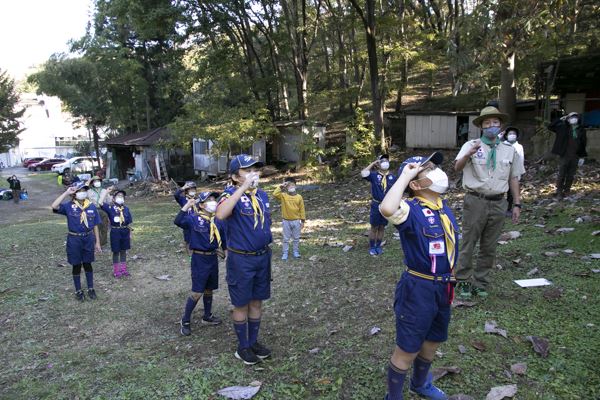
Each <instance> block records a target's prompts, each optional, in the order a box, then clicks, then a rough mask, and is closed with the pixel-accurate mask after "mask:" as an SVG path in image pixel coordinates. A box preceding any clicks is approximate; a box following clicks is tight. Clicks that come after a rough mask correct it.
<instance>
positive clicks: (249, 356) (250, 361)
mask: <svg viewBox="0 0 600 400" xmlns="http://www.w3.org/2000/svg"><path fill="white" fill-rule="evenodd" d="M235 358H237V359H239V360H242V361H243V362H244V364H246V365H254V364H257V363H259V362H260V358H258V357H257V356H256V354H254V352H253V351H252V349H251V348H249V347H247V348H245V349H238V350H237V351H236V352H235Z"/></svg>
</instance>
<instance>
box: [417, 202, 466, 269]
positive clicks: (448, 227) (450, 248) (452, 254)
mask: <svg viewBox="0 0 600 400" xmlns="http://www.w3.org/2000/svg"><path fill="white" fill-rule="evenodd" d="M415 198H416V199H417V200H419V203H421V205H423V206H425V207H428V208H429V209H431V210H434V211H439V213H440V220H441V221H442V227H443V228H444V237H445V239H446V254H448V261H449V262H450V270H452V269H453V268H454V261H455V259H456V237H455V236H454V225H452V221H450V218H449V217H448V216H447V215H446V213H445V212H444V205H443V203H442V199H440V198H439V197H438V199H437V203H433V202H432V201H430V200H427V199H425V198H423V197H420V196H416V197H415Z"/></svg>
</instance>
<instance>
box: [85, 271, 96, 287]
mask: <svg viewBox="0 0 600 400" xmlns="http://www.w3.org/2000/svg"><path fill="white" fill-rule="evenodd" d="M85 280H86V281H87V286H88V289H93V288H94V273H93V272H91V271H89V272H87V271H86V273H85Z"/></svg>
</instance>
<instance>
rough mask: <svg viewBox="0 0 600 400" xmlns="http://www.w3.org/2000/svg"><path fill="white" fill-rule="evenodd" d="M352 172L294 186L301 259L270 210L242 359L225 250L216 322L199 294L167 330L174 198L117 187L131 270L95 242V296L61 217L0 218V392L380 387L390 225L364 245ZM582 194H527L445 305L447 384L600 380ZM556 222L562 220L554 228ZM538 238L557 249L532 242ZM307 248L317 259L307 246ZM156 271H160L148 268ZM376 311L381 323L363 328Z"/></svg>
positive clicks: (389, 291)
mask: <svg viewBox="0 0 600 400" xmlns="http://www.w3.org/2000/svg"><path fill="white" fill-rule="evenodd" d="M40 179H43V178H40ZM356 186H357V185H356V182H355V183H354V184H353V185H349V184H340V185H336V186H333V185H323V186H322V187H321V189H319V190H315V191H310V192H305V193H303V195H304V197H305V201H306V204H307V210H308V218H309V222H308V225H307V229H306V232H305V233H304V235H303V240H302V244H301V246H302V247H301V249H302V254H303V258H302V259H301V260H294V261H289V262H287V263H284V262H282V261H280V260H279V257H280V255H281V248H280V243H279V241H280V238H281V224H280V222H279V221H280V213H279V211H278V210H277V209H276V210H275V212H274V220H275V221H276V222H277V223H275V225H274V228H273V231H274V236H275V244H274V246H273V248H274V251H273V261H274V262H273V288H272V293H273V297H272V299H271V300H269V301H267V302H266V303H265V308H264V318H263V325H262V329H261V338H262V339H261V341H263V342H264V343H265V344H267V345H269V346H270V347H271V348H272V349H273V358H272V359H270V360H267V361H266V362H263V363H261V364H259V365H257V366H255V367H246V366H244V365H242V364H241V363H240V362H239V361H238V360H236V359H235V358H234V357H233V352H234V350H235V345H236V340H235V334H234V333H233V330H232V327H231V324H230V323H229V314H230V306H229V302H228V300H229V298H228V294H227V288H226V284H225V280H224V267H223V266H221V280H220V285H221V289H220V290H219V291H218V292H217V293H216V295H215V301H214V312H215V314H217V315H219V316H221V317H222V318H224V320H225V321H226V323H225V324H223V325H220V326H216V327H207V326H201V325H200V323H199V321H200V318H201V315H202V314H201V308H202V306H201V304H202V303H201V302H200V303H199V306H198V308H197V310H196V312H195V313H194V317H193V321H192V329H193V333H192V336H191V337H182V336H180V335H179V325H178V322H179V319H180V317H181V313H182V309H183V305H184V302H185V299H186V297H187V296H188V293H189V289H190V278H189V258H188V257H187V256H186V255H185V253H184V251H183V248H182V245H181V244H182V241H183V239H182V233H181V230H180V229H179V228H177V227H176V226H175V225H173V219H174V217H175V215H176V212H177V209H178V208H177V206H176V204H175V203H174V202H173V201H172V200H171V198H163V199H159V200H150V199H137V200H132V201H131V202H130V207H131V209H132V213H133V216H134V220H135V223H134V225H135V231H134V232H133V243H132V245H133V248H132V250H131V252H130V253H129V257H130V263H129V264H130V270H131V274H132V276H131V277H130V278H128V279H122V280H115V279H114V278H112V276H111V273H112V266H111V261H110V253H109V252H108V251H105V253H103V254H101V255H99V256H98V257H97V260H96V262H95V264H94V269H95V272H96V285H95V286H96V290H97V292H98V300H97V301H95V302H92V301H86V302H85V303H82V304H81V303H78V302H76V301H75V300H74V297H73V289H72V280H71V270H70V266H68V265H67V264H66V260H65V259H66V255H65V250H64V241H65V233H66V221H65V218H64V217H62V216H58V215H52V214H50V213H48V216H47V218H46V217H43V218H36V219H34V220H31V221H28V222H24V223H20V224H17V225H7V224H2V225H0V228H1V232H2V234H1V235H0V253H1V254H2V256H1V258H0V273H1V274H2V280H1V281H0V344H1V348H2V352H1V353H0V365H1V366H0V398H3V399H4V398H6V399H13V398H15V399H21V398H23V399H25V398H28V399H29V398H30V399H38V398H52V399H57V398H65V399H66V398H69V399H72V398H79V399H87V398H98V399H102V398H111V399H155V398H161V399H162V398H165V399H181V398H184V399H216V398H218V396H217V395H216V394H215V393H216V391H217V390H218V389H220V388H223V387H226V386H231V385H248V384H249V383H250V382H253V381H260V382H262V388H261V390H260V392H259V394H258V395H257V396H256V397H255V399H382V398H383V396H384V394H385V390H386V389H385V386H386V384H385V373H386V366H387V363H388V359H389V357H390V355H391V352H392V349H393V346H394V338H395V331H394V326H395V323H394V313H393V295H394V290H395V285H396V281H397V279H398V278H399V276H400V274H401V271H402V270H403V263H402V251H401V249H400V246H399V242H398V241H397V240H394V239H392V237H391V236H392V231H393V229H391V228H388V230H387V231H386V236H387V239H388V244H387V246H386V247H385V249H386V252H385V253H384V255H383V256H381V257H379V258H372V257H369V256H368V254H367V243H366V238H365V237H364V236H363V235H362V234H363V233H364V232H365V231H366V229H367V228H368V224H367V222H368V211H367V210H368V207H367V206H368V203H367V201H365V199H366V198H367V188H366V185H364V184H359V186H358V187H359V189H358V190H357V189H356ZM597 189H598V188H597V186H596V187H595V189H594V190H596V193H597ZM533 200H535V199H533V198H529V199H527V201H529V202H533ZM527 201H526V203H525V204H526V206H527V204H528V203H527ZM593 201H594V200H593V199H590V198H589V197H588V200H582V201H581V202H580V203H577V205H576V206H561V205H558V206H551V207H545V206H537V207H529V208H528V207H526V208H525V210H524V213H523V223H522V224H520V225H518V226H512V224H510V223H508V222H507V225H506V226H505V230H519V231H520V232H521V234H522V236H521V237H520V238H518V239H516V240H513V241H510V242H509V243H508V244H506V245H501V246H500V247H499V254H498V255H499V256H498V260H497V263H498V265H500V266H501V269H500V267H499V268H498V269H497V270H496V271H495V272H494V276H493V280H494V285H493V287H492V288H491V291H490V297H489V298H488V299H487V300H484V301H481V300H479V299H475V301H476V302H477V304H476V305H475V306H473V307H457V308H455V309H454V313H453V319H452V322H451V325H450V338H449V340H448V342H446V343H444V344H443V345H442V346H441V348H440V351H439V352H438V357H437V359H436V360H435V363H434V367H441V366H457V367H459V368H460V369H461V372H460V373H458V374H451V375H447V376H445V377H443V378H441V380H439V381H438V384H439V386H440V387H441V388H443V389H444V390H445V391H446V392H447V393H448V394H450V395H452V394H458V393H465V394H468V395H470V396H472V397H473V398H475V399H483V398H485V396H486V394H487V393H488V391H489V390H490V388H492V387H494V386H500V385H506V384H517V385H518V393H517V395H516V397H515V398H518V399H580V398H589V399H591V398H598V397H599V396H600V374H599V373H598V371H600V361H599V360H600V358H599V352H598V350H599V343H600V332H599V328H600V302H599V300H598V299H599V297H598V289H599V287H600V285H599V279H600V274H597V273H594V272H592V269H598V268H600V263H599V261H598V260H590V259H582V257H583V256H586V255H589V254H590V253H592V252H594V253H598V252H600V251H599V250H600V249H599V246H598V236H592V232H593V231H594V230H597V229H598V226H597V225H594V224H593V223H592V222H584V223H575V219H576V218H577V217H579V216H581V215H584V214H587V215H596V216H597V213H598V207H599V205H598V203H597V202H596V203H593ZM595 201H597V199H596V200H595ZM459 204H460V203H459ZM457 215H460V212H459V211H458V212H457ZM507 221H508V220H507ZM0 224H1V222H0ZM534 224H543V225H545V227H536V226H534ZM563 226H569V227H574V228H575V231H573V232H570V233H565V234H555V233H554V232H553V231H554V229H555V228H556V227H563ZM546 231H548V232H546ZM328 242H329V243H335V242H342V243H344V244H346V243H352V244H353V245H354V248H353V249H352V250H351V251H349V252H347V253H345V252H343V251H342V249H341V247H332V246H324V245H323V244H324V243H328ZM564 249H572V250H573V251H574V253H573V254H566V253H563V252H562V250H564ZM107 250H109V249H108V248H107ZM549 251H552V252H557V253H559V254H558V256H555V257H548V256H545V255H544V253H545V252H549ZM134 255H137V258H136V259H135V260H134V259H133V256H134ZM312 255H316V256H317V259H316V260H314V261H310V260H309V257H310V256H312ZM518 259H520V261H519V262H513V260H518ZM221 265H222V264H221ZM535 267H537V268H538V270H539V272H538V273H537V274H535V275H534V276H533V277H545V278H547V279H549V280H550V281H552V282H554V285H553V286H550V287H542V288H529V289H521V288H519V287H518V286H516V284H514V283H513V280H514V279H524V278H527V277H528V276H527V272H528V271H530V270H532V269H533V268H535ZM165 274H169V275H171V276H172V279H171V280H169V281H161V280H158V279H156V278H155V277H156V276H159V275H165ZM83 281H84V282H85V280H83ZM84 285H85V284H84ZM555 289H558V290H555ZM553 295H554V296H553ZM490 320H494V321H496V322H497V324H498V326H499V327H501V328H503V329H506V330H507V332H508V338H504V337H502V336H499V335H492V334H487V333H484V323H485V322H486V321H490ZM375 326H377V327H379V328H381V332H380V333H379V334H377V335H373V336H371V335H370V333H369V332H370V330H371V328H373V327H375ZM528 335H535V336H540V337H544V338H547V339H548V340H549V342H550V351H549V355H548V357H547V358H542V357H541V356H540V355H538V354H536V353H535V352H534V350H533V348H532V345H531V343H529V342H528V341H527V340H526V338H525V337H526V336H528ZM473 345H475V346H477V347H479V348H480V349H483V350H478V349H476V348H475V347H474V346H473ZM459 346H461V347H460V348H461V349H462V350H463V352H464V354H463V353H461V351H459ZM462 346H464V348H463V347H462ZM311 350H312V351H311ZM517 362H523V363H526V364H527V372H526V374H525V375H515V374H511V373H510V372H509V371H510V367H511V365H512V364H514V363H517ZM407 398H412V397H410V395H408V396H407Z"/></svg>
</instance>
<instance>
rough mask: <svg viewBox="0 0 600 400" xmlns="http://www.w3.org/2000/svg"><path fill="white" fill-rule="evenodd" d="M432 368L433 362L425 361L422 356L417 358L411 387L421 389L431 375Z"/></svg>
mask: <svg viewBox="0 0 600 400" xmlns="http://www.w3.org/2000/svg"><path fill="white" fill-rule="evenodd" d="M430 367H431V361H429V360H426V359H424V358H423V357H421V356H417V358H416V359H415V362H414V363H413V374H412V378H411V380H410V385H411V386H413V387H421V386H423V385H424V384H425V381H426V380H427V375H428V374H429V368H430Z"/></svg>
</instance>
